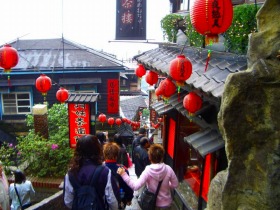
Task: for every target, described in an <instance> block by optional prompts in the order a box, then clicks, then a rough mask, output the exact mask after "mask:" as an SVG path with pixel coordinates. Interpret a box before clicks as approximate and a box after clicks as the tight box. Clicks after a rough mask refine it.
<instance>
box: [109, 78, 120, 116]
mask: <svg viewBox="0 0 280 210" xmlns="http://www.w3.org/2000/svg"><path fill="white" fill-rule="evenodd" d="M107 91H108V99H107V113H108V114H118V113H119V98H120V96H119V93H120V91H119V80H118V79H108V82H107Z"/></svg>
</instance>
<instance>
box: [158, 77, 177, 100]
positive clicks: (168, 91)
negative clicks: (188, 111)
mask: <svg viewBox="0 0 280 210" xmlns="http://www.w3.org/2000/svg"><path fill="white" fill-rule="evenodd" d="M160 86H161V88H162V96H163V98H164V99H166V100H167V99H168V98H170V96H172V95H173V94H174V93H175V92H176V85H175V84H174V83H173V82H172V80H171V79H169V78H166V79H164V80H162V81H161V82H160Z"/></svg>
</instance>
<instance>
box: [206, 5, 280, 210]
mask: <svg viewBox="0 0 280 210" xmlns="http://www.w3.org/2000/svg"><path fill="white" fill-rule="evenodd" d="M257 20H258V32H257V33H254V34H251V37H250V41H249V50H248V54H247V57H248V69H247V70H246V71H245V72H239V73H235V74H232V75H230V76H229V77H228V78H227V81H226V86H225V91H224V94H223V98H222V103H221V109H220V112H219V115H218V123H219V128H220V130H221V133H222V135H223V138H224V139H225V141H226V152H227V158H228V164H229V165H228V169H227V173H225V172H221V174H218V175H217V176H218V178H219V179H218V180H223V179H224V180H225V181H224V185H223V184H222V185H221V183H223V182H221V181H220V182H219V181H218V183H220V184H218V185H217V178H214V179H213V180H212V183H211V186H210V192H209V201H208V207H207V209H208V210H219V209H223V210H236V209H238V210H245V209H246V210H251V209H252V210H253V209H254V210H255V209H260V210H272V209H279V208H280V144H279V143H280V142H279V141H280V59H279V57H280V56H279V54H280V1H279V0H266V2H265V3H264V5H263V7H262V8H261V9H260V10H259V12H258V14H257ZM221 177H223V179H221ZM217 186H218V187H217ZM219 190H222V193H220V192H219ZM219 193H220V194H221V197H220V198H219V199H218V198H217V196H218V195H219ZM215 195H216V196H215Z"/></svg>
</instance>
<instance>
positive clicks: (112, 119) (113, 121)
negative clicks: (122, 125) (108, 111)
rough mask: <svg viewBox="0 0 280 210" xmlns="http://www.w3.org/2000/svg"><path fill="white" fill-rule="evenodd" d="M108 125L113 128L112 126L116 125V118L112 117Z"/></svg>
mask: <svg viewBox="0 0 280 210" xmlns="http://www.w3.org/2000/svg"><path fill="white" fill-rule="evenodd" d="M107 122H108V124H109V125H111V127H112V125H114V123H115V120H114V118H113V117H110V118H108V121H107Z"/></svg>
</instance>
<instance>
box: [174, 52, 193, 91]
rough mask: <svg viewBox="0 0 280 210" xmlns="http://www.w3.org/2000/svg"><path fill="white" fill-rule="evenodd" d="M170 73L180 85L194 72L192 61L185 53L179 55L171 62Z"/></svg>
mask: <svg viewBox="0 0 280 210" xmlns="http://www.w3.org/2000/svg"><path fill="white" fill-rule="evenodd" d="M169 74H170V76H171V77H172V79H174V80H175V81H176V84H177V85H178V86H179V87H180V86H183V85H184V83H185V81H186V80H187V79H188V78H189V77H190V76H191V74H192V63H191V62H190V60H189V59H187V58H186V57H185V56H184V55H178V56H177V58H175V59H173V60H172V61H171V62H170V67H169Z"/></svg>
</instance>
